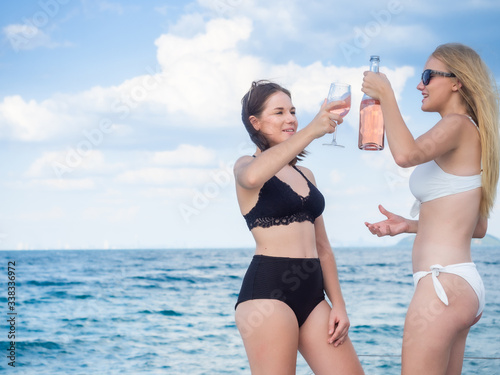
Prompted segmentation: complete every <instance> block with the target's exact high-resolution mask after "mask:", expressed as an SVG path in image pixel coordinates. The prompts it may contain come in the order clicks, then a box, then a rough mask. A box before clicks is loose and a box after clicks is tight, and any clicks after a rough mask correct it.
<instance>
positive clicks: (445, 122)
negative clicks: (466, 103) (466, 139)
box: [436, 113, 476, 130]
mask: <svg viewBox="0 0 500 375" xmlns="http://www.w3.org/2000/svg"><path fill="white" fill-rule="evenodd" d="M436 125H442V126H446V127H448V128H449V127H453V128H454V129H455V130H458V129H460V128H463V129H466V130H468V129H469V128H470V129H474V128H475V127H476V125H475V124H474V122H473V121H472V120H471V119H470V117H469V116H467V115H461V114H458V113H450V114H448V115H446V116H444V117H443V118H442V119H441V120H440V121H439V122H438V123H437V124H436Z"/></svg>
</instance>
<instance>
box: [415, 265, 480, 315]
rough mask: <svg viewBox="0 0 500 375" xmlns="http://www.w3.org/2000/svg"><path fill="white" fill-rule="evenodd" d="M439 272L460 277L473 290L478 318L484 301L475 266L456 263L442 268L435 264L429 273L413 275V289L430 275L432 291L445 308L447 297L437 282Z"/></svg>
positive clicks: (423, 272) (421, 272)
mask: <svg viewBox="0 0 500 375" xmlns="http://www.w3.org/2000/svg"><path fill="white" fill-rule="evenodd" d="M440 272H444V273H451V274H453V275H457V276H460V277H462V278H463V279H464V280H465V281H467V282H468V283H469V285H470V286H471V287H472V289H474V292H476V295H477V299H478V300H479V309H478V311H477V314H476V316H479V314H481V313H482V312H483V309H484V305H485V303H486V300H485V290H484V285H483V280H481V276H479V272H477V269H476V265H475V264H474V263H458V264H450V265H448V266H446V267H443V266H441V265H440V264H435V265H433V266H431V270H430V271H420V272H415V273H414V274H413V284H414V286H415V288H416V287H417V284H418V282H419V281H420V279H421V278H422V277H424V276H427V275H428V274H432V283H433V284H434V290H435V291H436V294H437V296H438V297H439V299H440V300H441V301H442V302H443V303H444V304H445V305H446V306H448V296H447V295H446V292H445V291H444V288H443V286H442V285H441V283H440V282H439V280H438V276H439V273H440Z"/></svg>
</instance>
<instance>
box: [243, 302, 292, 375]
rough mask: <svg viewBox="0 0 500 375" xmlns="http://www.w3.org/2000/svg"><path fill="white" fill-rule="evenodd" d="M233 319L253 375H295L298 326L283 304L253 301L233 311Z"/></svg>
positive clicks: (286, 306)
mask: <svg viewBox="0 0 500 375" xmlns="http://www.w3.org/2000/svg"><path fill="white" fill-rule="evenodd" d="M235 320H236V325H237V327H238V330H239V331H240V335H241V337H242V339H243V343H244V345H245V350H246V353H247V357H248V361H249V363H250V368H251V370H252V374H254V375H255V374H286V375H289V374H295V368H296V363H297V350H298V340H299V327H298V323H297V318H296V317H295V314H294V313H293V311H292V310H291V309H290V307H288V305H286V304H285V303H284V302H282V301H279V300H273V299H256V300H250V301H245V302H242V303H240V304H239V305H238V307H237V308H236V313H235Z"/></svg>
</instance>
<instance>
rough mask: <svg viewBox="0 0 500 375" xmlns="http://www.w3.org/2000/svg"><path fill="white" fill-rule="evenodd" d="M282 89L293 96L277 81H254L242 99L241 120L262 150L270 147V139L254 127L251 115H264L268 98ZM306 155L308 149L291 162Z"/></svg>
mask: <svg viewBox="0 0 500 375" xmlns="http://www.w3.org/2000/svg"><path fill="white" fill-rule="evenodd" d="M280 91H281V92H283V93H285V94H286V95H288V97H289V98H290V99H291V98H292V94H291V93H290V91H288V90H287V89H285V88H284V87H282V86H280V85H278V84H277V83H274V82H271V81H267V80H259V81H253V82H252V86H251V87H250V90H248V92H247V93H246V94H245V96H243V98H242V99H241V120H242V121H243V125H245V129H246V130H247V132H248V134H249V135H250V139H251V140H252V142H253V143H255V145H256V146H257V147H258V148H259V149H260V150H261V151H265V150H267V149H268V148H269V147H270V146H269V141H268V140H267V139H266V137H265V135H264V134H262V133H261V132H260V131H259V130H256V129H255V128H254V127H253V125H252V123H251V122H250V117H251V116H255V117H259V116H260V115H262V112H263V111H264V108H265V107H266V103H267V100H268V99H269V98H270V97H271V95H273V94H275V93H277V92H280ZM305 155H306V151H302V152H301V153H300V154H299V155H297V156H296V157H295V158H294V159H293V160H292V161H290V163H289V164H290V165H295V164H296V163H297V161H300V160H302V158H303V157H304V156H305Z"/></svg>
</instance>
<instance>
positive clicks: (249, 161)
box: [234, 100, 343, 189]
mask: <svg viewBox="0 0 500 375" xmlns="http://www.w3.org/2000/svg"><path fill="white" fill-rule="evenodd" d="M336 105H337V106H338V105H339V102H338V101H335V102H330V103H327V102H326V100H325V101H324V102H323V104H322V106H321V109H320V110H319V112H318V114H317V115H316V117H314V119H313V120H312V121H311V122H310V123H309V124H308V125H307V126H306V127H304V128H303V129H301V130H299V131H298V132H297V133H296V134H294V135H293V136H292V137H290V138H289V139H287V140H286V141H284V142H281V143H279V144H277V145H275V146H273V147H271V148H269V149H267V150H266V151H264V152H261V153H258V154H257V155H256V157H255V158H252V157H248V156H247V157H242V158H240V159H239V160H238V161H237V162H236V164H235V166H234V173H235V178H236V181H237V183H238V184H239V185H240V186H242V187H243V188H246V189H256V188H260V187H261V186H262V185H263V184H264V183H265V182H266V181H267V180H269V179H270V178H271V177H272V176H274V175H275V174H276V173H277V172H279V171H280V170H281V169H282V168H283V167H284V166H285V165H287V164H288V163H289V162H290V161H291V160H293V158H295V157H296V156H297V155H298V154H299V153H301V152H302V151H303V150H304V149H305V148H306V147H307V146H308V145H309V144H310V143H311V142H312V141H313V140H314V139H316V138H320V137H322V136H323V135H325V134H327V133H332V132H333V131H334V130H335V126H336V125H337V124H340V123H342V121H343V120H342V117H340V116H339V115H337V114H335V113H330V112H329V111H330V110H331V109H332V108H333V107H335V106H336Z"/></svg>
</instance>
